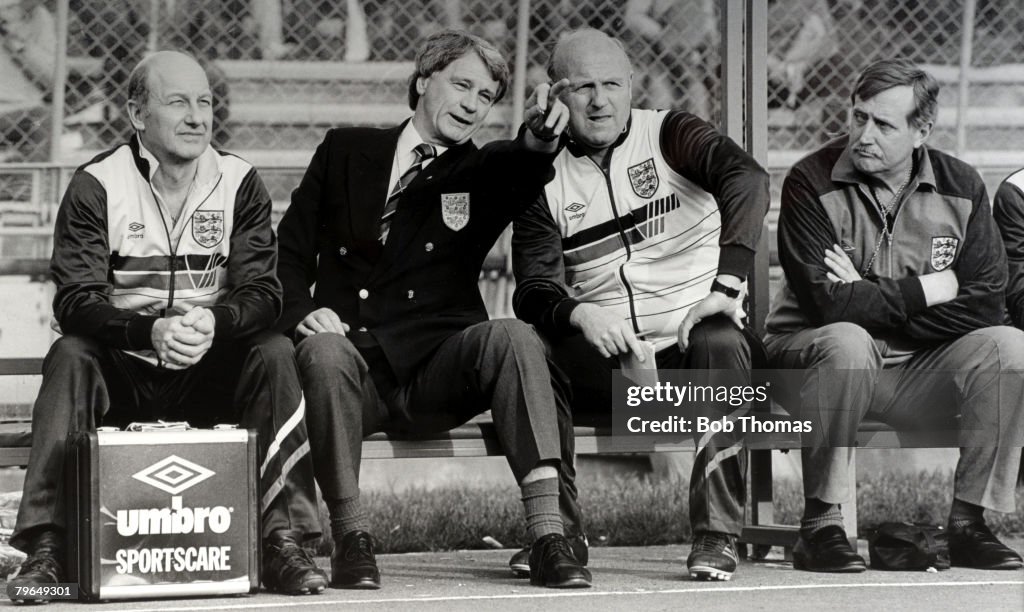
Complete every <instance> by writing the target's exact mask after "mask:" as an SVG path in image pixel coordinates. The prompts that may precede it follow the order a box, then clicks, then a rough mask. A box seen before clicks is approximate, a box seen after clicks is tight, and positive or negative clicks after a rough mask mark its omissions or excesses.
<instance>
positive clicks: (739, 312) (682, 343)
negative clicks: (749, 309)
mask: <svg viewBox="0 0 1024 612" xmlns="http://www.w3.org/2000/svg"><path fill="white" fill-rule="evenodd" d="M716 314H724V315H725V316H727V317H729V319H731V320H732V322H733V324H735V325H736V327H738V328H739V329H743V319H744V318H745V317H746V316H747V313H746V312H744V311H743V294H742V293H741V294H740V297H738V298H731V297H729V296H727V295H725V294H722V293H718V292H717V291H712V292H711V293H709V294H708V295H707V296H706V297H705V298H704V299H703V300H701V301H699V302H697V303H696V304H694V306H693V308H690V310H689V311H688V312H687V313H686V316H685V317H684V318H683V321H682V323H680V324H679V329H678V331H677V332H676V334H677V338H676V341H677V342H678V344H679V348H680V350H683V351H685V350H686V349H687V347H689V346H690V332H691V331H692V330H693V328H694V326H696V325H697V324H698V323H700V322H701V321H703V320H704V319H706V318H708V317H710V316H712V315H716Z"/></svg>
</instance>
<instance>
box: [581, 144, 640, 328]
mask: <svg viewBox="0 0 1024 612" xmlns="http://www.w3.org/2000/svg"><path fill="white" fill-rule="evenodd" d="M591 161H593V160H591ZM595 165H596V164H595ZM611 166H612V152H611V151H608V155H606V156H605V158H604V163H603V165H602V166H601V174H603V175H604V184H605V188H607V189H608V201H609V202H611V205H612V215H613V216H614V217H615V226H616V227H617V228H618V229H619V237H620V238H621V239H622V246H623V247H625V249H626V263H629V260H630V258H631V257H632V255H633V250H632V249H630V248H629V240H628V239H627V238H626V232H625V231H624V230H623V229H622V220H621V219H620V218H619V209H618V207H617V206H616V204H615V191H614V190H613V189H612V177H611ZM626 263H623V264H622V265H620V266H619V279H621V280H622V286H623V287H625V288H626V297H627V299H628V300H629V320H630V322H631V323H632V324H633V333H635V334H639V333H640V325H639V324H638V323H637V320H636V305H635V304H634V303H633V288H632V287H630V286H629V280H627V279H626Z"/></svg>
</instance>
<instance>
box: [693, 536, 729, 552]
mask: <svg viewBox="0 0 1024 612" xmlns="http://www.w3.org/2000/svg"><path fill="white" fill-rule="evenodd" d="M693 548H694V549H695V550H696V551H697V552H712V553H726V554H731V553H732V551H731V550H730V548H731V546H730V542H729V538H727V537H725V536H714V535H708V536H701V537H699V538H697V541H696V542H694V545H693Z"/></svg>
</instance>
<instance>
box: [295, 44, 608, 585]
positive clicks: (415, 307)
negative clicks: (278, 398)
mask: <svg viewBox="0 0 1024 612" xmlns="http://www.w3.org/2000/svg"><path fill="white" fill-rule="evenodd" d="M508 81H509V73H508V66H507V65H506V64H505V61H504V60H503V59H502V58H501V56H500V55H499V54H498V52H497V51H496V50H495V49H494V47H492V46H491V45H490V44H489V43H487V42H486V41H484V40H483V39H480V38H478V37H475V36H472V35H469V34H467V33H464V32H456V31H445V32H440V33H438V34H435V35H433V36H431V37H430V38H428V39H427V41H426V43H425V46H424V48H423V49H422V50H421V51H420V53H419V54H418V55H417V58H416V69H415V73H414V74H413V75H412V78H411V79H410V82H409V102H410V104H409V105H410V107H411V108H412V109H413V113H414V114H413V117H412V119H411V120H409V121H406V122H404V123H402V124H401V125H399V126H397V127H394V128H391V129H384V130H382V129H371V128H346V129H335V130H331V131H330V132H328V133H327V136H326V138H325V139H324V141H323V143H321V145H320V146H319V147H318V148H317V151H316V153H315V155H314V156H313V160H312V161H311V162H310V165H309V168H308V169H307V171H306V175H305V176H304V177H303V179H302V183H301V184H300V185H299V188H298V189H297V190H296V191H295V192H294V193H293V194H292V203H291V206H290V207H289V209H288V211H287V212H286V213H285V216H284V218H283V220H282V221H281V224H280V227H279V229H278V232H279V236H280V259H279V264H278V275H279V277H280V278H281V282H282V284H283V286H284V293H285V308H284V314H283V315H282V318H281V321H280V324H279V326H280V328H281V329H282V330H283V331H284V332H285V333H288V334H291V335H292V336H293V337H294V338H295V339H296V340H297V341H298V345H297V347H296V359H297V361H298V364H299V370H300V372H301V375H302V378H303V381H302V382H303V388H304V392H305V400H306V404H307V417H306V418H307V423H308V429H309V432H310V447H311V451H312V455H313V459H314V466H315V470H316V477H317V481H318V482H319V484H320V487H321V490H322V491H323V496H324V499H325V501H326V503H327V506H328V510H329V513H330V518H331V532H332V536H333V537H334V540H335V553H334V555H333V557H332V560H331V571H332V577H331V586H333V587H336V588H379V586H380V575H379V572H378V570H377V565H376V561H375V559H374V555H373V545H372V539H371V537H370V535H369V534H368V533H367V532H366V519H365V514H364V512H363V510H362V508H361V506H360V502H359V483H358V475H359V463H360V450H361V444H362V439H363V437H364V436H366V435H368V434H370V433H373V432H376V431H387V432H389V433H392V434H396V435H402V436H408V437H416V436H423V435H428V434H432V433H436V432H442V431H446V430H449V429H451V428H453V427H456V426H458V425H460V424H461V423H464V422H466V421H467V420H469V419H470V418H472V417H473V416H475V415H476V414H479V413H480V412H483V411H485V410H488V409H490V410H491V414H492V416H493V418H494V424H495V427H496V429H497V431H498V435H499V438H500V440H501V444H502V446H503V448H504V449H505V450H506V453H507V456H508V461H509V464H510V466H511V467H512V471H513V473H514V475H515V477H516V481H517V482H518V483H519V485H520V487H521V489H522V497H523V503H524V506H525V509H526V518H527V528H528V532H529V534H530V535H531V536H532V537H533V538H534V540H535V543H534V546H533V555H532V557H531V559H530V567H531V579H532V582H533V583H534V584H538V585H543V586H548V587H562V588H565V587H587V586H590V574H589V572H588V571H587V570H586V568H585V567H583V566H582V565H581V564H580V562H579V561H578V560H577V559H576V558H575V557H574V555H573V553H572V551H571V549H570V547H569V544H568V542H567V541H566V539H565V537H564V535H563V526H562V520H561V517H560V515H559V508H558V486H559V484H558V472H557V466H558V465H559V461H560V457H561V453H562V450H563V447H562V444H561V443H560V432H559V426H560V421H559V414H560V413H561V414H563V415H565V416H567V413H566V412H565V411H566V408H565V398H564V395H563V394H564V387H563V386H562V385H563V384H564V383H563V382H561V381H559V380H554V379H553V378H552V375H551V373H550V372H549V364H548V362H547V359H546V357H545V352H544V347H543V344H542V343H541V340H540V339H539V337H538V336H537V335H536V334H535V333H534V331H533V329H532V328H531V327H529V326H528V325H526V324H524V323H521V322H519V321H516V320H498V321H489V320H488V316H487V311H486V309H485V308H484V304H483V301H482V300H481V297H480V292H479V289H478V286H477V279H478V277H479V274H480V268H481V266H482V264H483V261H484V257H485V256H486V255H487V252H488V251H489V250H490V248H491V246H492V245H493V244H494V242H495V241H496V240H497V238H498V236H499V235H500V234H501V232H502V230H503V229H504V228H505V227H506V226H507V225H508V224H509V222H510V221H511V220H512V218H513V216H515V214H517V212H518V211H519V210H520V209H521V208H523V207H524V206H525V205H526V204H527V203H529V202H530V201H532V200H533V199H534V198H536V196H537V195H538V194H539V193H540V191H541V189H542V188H543V186H544V184H545V183H546V182H547V181H548V180H549V175H550V170H551V161H552V159H553V157H554V154H555V153H556V151H557V148H558V145H557V136H558V135H559V134H560V133H561V131H562V129H564V127H565V123H566V121H567V112H566V109H565V107H564V105H562V104H561V103H560V102H557V96H558V92H559V91H561V89H563V88H564V86H565V83H557V84H555V85H554V86H551V87H549V86H548V85H547V84H544V85H541V86H539V87H538V89H537V91H536V92H535V93H534V95H533V96H532V97H531V100H530V101H529V102H528V104H527V106H528V109H527V111H526V113H525V115H526V124H527V127H528V129H523V130H522V131H521V133H520V135H519V137H518V138H516V139H515V140H514V141H503V142H496V143H491V144H489V145H487V146H485V147H483V148H482V149H478V148H477V147H476V146H475V145H474V144H473V143H472V141H471V140H470V138H471V137H472V136H473V134H474V133H475V132H476V131H477V129H478V128H479V127H480V126H481V125H482V124H483V122H484V120H485V118H486V116H487V113H488V111H489V110H490V108H491V107H492V106H493V105H494V104H495V103H496V102H498V100H500V99H501V97H502V95H503V94H504V93H505V90H506V88H507V85H508ZM549 94H550V96H549ZM549 99H550V100H552V103H551V104H550V105H549V104H548V100H549ZM314 284H315V286H316V288H315V291H314V292H313V294H312V295H310V287H311V286H312V285H314ZM561 425H562V426H563V427H566V426H567V425H566V421H563V422H562V423H561ZM563 434H564V431H563Z"/></svg>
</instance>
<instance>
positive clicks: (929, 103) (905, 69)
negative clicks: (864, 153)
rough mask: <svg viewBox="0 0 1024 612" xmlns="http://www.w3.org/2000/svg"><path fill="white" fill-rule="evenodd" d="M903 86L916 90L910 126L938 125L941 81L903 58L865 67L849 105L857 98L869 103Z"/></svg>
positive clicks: (910, 115) (880, 61)
mask: <svg viewBox="0 0 1024 612" xmlns="http://www.w3.org/2000/svg"><path fill="white" fill-rule="evenodd" d="M904 86H907V87H913V88H914V110H912V111H911V112H910V114H909V115H907V123H908V124H909V125H910V126H911V127H913V128H921V127H924V126H925V125H926V124H928V123H935V116H936V115H937V114H938V106H939V104H938V98H939V82H938V81H936V80H935V77H933V76H932V75H931V74H929V73H928V72H926V71H924V70H921V69H920V68H919V67H918V66H917V64H915V63H914V62H912V61H910V60H908V59H906V58H902V57H897V58H891V59H883V60H878V61H877V62H874V63H872V64H870V65H869V66H868V67H867V68H865V69H864V70H863V71H862V72H861V73H860V76H859V77H857V84H856V85H854V87H853V93H852V94H851V95H850V102H851V103H853V102H855V101H856V99H857V98H860V99H861V100H870V99H871V98H873V97H875V96H877V95H878V94H880V93H882V92H883V91H885V90H887V89H892V88H893V87H904Z"/></svg>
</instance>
